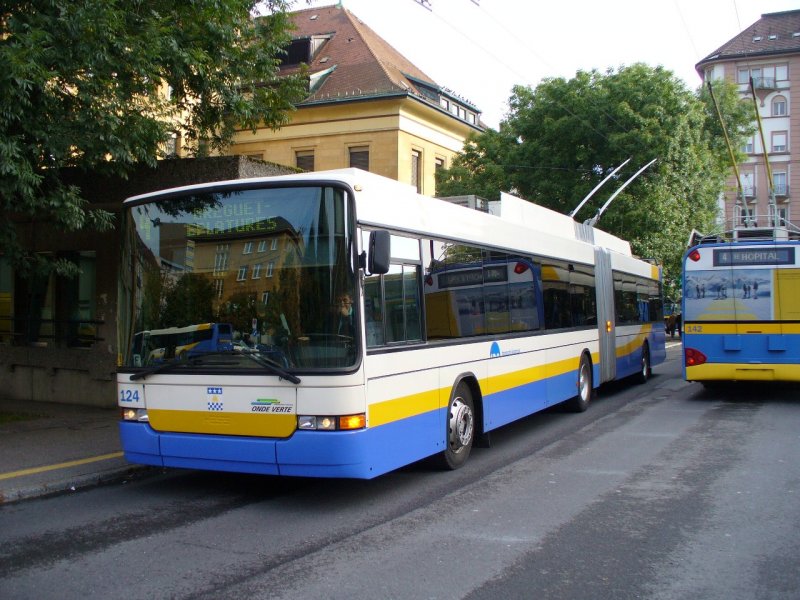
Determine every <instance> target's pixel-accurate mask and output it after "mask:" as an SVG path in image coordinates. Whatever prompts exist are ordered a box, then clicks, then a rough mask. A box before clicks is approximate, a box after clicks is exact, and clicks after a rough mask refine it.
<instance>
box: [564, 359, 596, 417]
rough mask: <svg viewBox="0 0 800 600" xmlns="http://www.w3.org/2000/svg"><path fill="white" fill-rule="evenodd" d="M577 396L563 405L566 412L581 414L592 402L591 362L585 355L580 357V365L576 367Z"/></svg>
mask: <svg viewBox="0 0 800 600" xmlns="http://www.w3.org/2000/svg"><path fill="white" fill-rule="evenodd" d="M577 384H578V395H577V396H575V397H574V398H571V399H570V400H567V402H566V403H565V405H566V408H567V410H570V411H572V412H583V411H585V410H586V409H587V408H589V402H591V401H592V394H594V387H593V386H592V361H591V360H589V357H588V356H587V355H586V354H583V355H582V356H581V364H580V366H579V367H578V382H577Z"/></svg>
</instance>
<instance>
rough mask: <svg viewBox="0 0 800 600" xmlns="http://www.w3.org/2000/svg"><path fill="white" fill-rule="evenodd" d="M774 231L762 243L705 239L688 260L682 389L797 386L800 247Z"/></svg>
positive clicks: (685, 262)
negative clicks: (697, 385) (731, 384)
mask: <svg viewBox="0 0 800 600" xmlns="http://www.w3.org/2000/svg"><path fill="white" fill-rule="evenodd" d="M745 231H746V230H745ZM772 231H773V230H769V231H766V232H765V233H769V234H770V235H769V237H770V239H764V240H760V241H759V240H757V239H756V240H754V239H752V238H738V237H737V238H731V239H729V240H728V241H723V240H722V239H721V238H716V237H715V238H709V241H708V242H707V243H700V244H698V245H696V246H693V247H691V248H689V250H688V251H687V252H686V254H685V256H684V260H683V282H682V283H683V311H682V312H683V348H684V375H685V378H686V380H687V381H699V382H702V383H703V384H705V385H713V384H714V383H718V382H724V381H800V241H797V240H790V239H788V234H787V235H785V236H784V237H785V238H786V239H784V240H780V239H775V238H774V236H773V235H772ZM774 231H777V232H780V231H781V230H780V229H776V230H774ZM783 232H784V234H786V230H785V229H784V230H783ZM779 237H780V236H779Z"/></svg>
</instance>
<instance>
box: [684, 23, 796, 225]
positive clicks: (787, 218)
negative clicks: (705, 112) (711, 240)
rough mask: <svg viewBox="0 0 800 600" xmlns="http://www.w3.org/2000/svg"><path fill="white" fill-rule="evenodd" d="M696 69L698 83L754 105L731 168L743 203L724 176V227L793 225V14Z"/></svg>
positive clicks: (758, 28) (753, 30) (757, 27)
mask: <svg viewBox="0 0 800 600" xmlns="http://www.w3.org/2000/svg"><path fill="white" fill-rule="evenodd" d="M696 69H697V72H698V73H699V74H700V76H701V77H703V80H704V81H714V80H719V79H726V80H728V81H731V82H733V83H735V84H736V85H737V86H738V90H739V94H740V96H741V99H742V101H743V102H748V103H750V104H754V105H755V106H757V109H758V114H759V117H760V121H761V129H760V131H759V130H757V131H756V133H755V134H754V135H753V136H751V137H750V138H749V139H748V140H747V141H746V143H745V146H744V147H743V148H742V149H741V150H742V151H743V152H744V153H745V155H746V159H745V160H744V162H742V163H741V164H739V165H738V169H739V177H740V183H741V190H742V193H743V196H744V202H742V200H741V198H740V197H739V196H740V194H739V191H738V186H737V182H736V177H735V175H734V174H733V170H731V176H730V178H729V180H728V182H727V185H726V192H725V196H724V200H723V205H724V206H723V207H722V208H723V215H724V217H723V218H724V223H723V226H724V228H725V229H733V228H737V227H738V228H741V227H757V228H770V227H775V226H785V225H786V224H787V223H791V222H800V167H798V160H799V157H800V10H793V11H786V12H778V13H768V14H764V15H762V16H761V18H760V19H759V20H758V21H756V22H755V23H754V24H753V25H751V26H750V27H747V28H746V29H745V30H744V31H742V33H740V34H739V35H737V36H736V37H734V38H733V39H731V40H729V41H728V42H726V43H725V44H723V45H722V46H721V47H719V48H718V49H717V50H715V51H714V52H712V53H711V54H710V55H708V56H707V57H706V58H704V59H703V60H701V61H700V62H699V63H698V64H697V65H696ZM751 82H752V84H751ZM793 92H794V93H793ZM754 96H755V103H754V102H753V97H754ZM768 167H769V171H770V172H771V175H772V185H771V186H770V178H769V174H768Z"/></svg>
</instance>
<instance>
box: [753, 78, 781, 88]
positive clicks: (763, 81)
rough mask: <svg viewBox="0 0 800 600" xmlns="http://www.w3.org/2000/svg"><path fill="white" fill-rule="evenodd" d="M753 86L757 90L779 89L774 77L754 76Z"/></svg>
mask: <svg viewBox="0 0 800 600" xmlns="http://www.w3.org/2000/svg"><path fill="white" fill-rule="evenodd" d="M753 87H754V88H755V89H757V90H777V89H778V84H777V83H776V81H775V78H774V77H753Z"/></svg>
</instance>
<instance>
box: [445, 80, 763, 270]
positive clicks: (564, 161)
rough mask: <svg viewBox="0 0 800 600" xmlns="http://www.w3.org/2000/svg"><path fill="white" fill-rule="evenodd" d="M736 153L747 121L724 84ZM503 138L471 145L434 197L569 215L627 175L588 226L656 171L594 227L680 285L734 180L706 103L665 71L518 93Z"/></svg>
mask: <svg viewBox="0 0 800 600" xmlns="http://www.w3.org/2000/svg"><path fill="white" fill-rule="evenodd" d="M715 93H716V94H717V95H720V94H721V95H722V96H723V97H724V102H723V104H724V106H725V108H724V109H723V110H724V111H726V113H727V114H726V120H727V127H728V131H729V133H731V134H732V136H733V138H734V139H733V144H734V146H735V147H738V146H739V145H740V143H739V142H740V141H741V140H742V139H743V137H742V136H743V135H745V134H746V133H747V127H748V125H749V122H750V120H751V114H747V113H746V110H744V109H743V108H742V106H741V103H738V102H737V101H736V93H735V90H733V89H732V86H725V85H723V84H720V85H719V86H718V87H715ZM509 106H510V110H509V115H508V117H507V118H506V120H505V121H504V122H503V123H501V125H500V129H499V131H493V130H490V131H487V132H486V133H483V134H479V135H477V136H474V137H473V138H471V139H470V140H468V142H467V144H466V145H465V147H464V151H463V153H462V154H461V155H459V157H458V158H457V159H456V160H455V161H454V164H453V166H452V168H451V169H449V170H447V171H444V172H443V173H442V176H441V178H440V179H439V180H437V189H438V190H439V193H440V195H453V194H465V193H476V192H474V191H469V190H470V189H473V190H480V193H482V194H485V195H486V197H488V198H490V199H497V198H498V197H499V194H500V192H501V191H506V192H511V193H515V194H517V195H519V196H521V197H523V198H526V199H527V200H530V201H532V202H535V203H537V204H541V205H543V206H547V207H548V208H552V209H554V210H556V211H558V212H562V213H565V214H566V213H569V212H570V211H571V210H572V209H574V208H575V207H576V206H577V205H578V203H579V202H580V201H581V199H582V198H584V197H585V196H586V195H587V194H588V193H589V191H590V190H592V189H593V188H594V187H595V186H596V185H597V184H598V183H599V182H600V181H602V180H603V179H604V178H605V177H606V176H607V175H608V174H609V173H610V172H611V171H613V169H614V168H615V167H616V166H618V165H620V164H621V163H622V162H624V161H625V160H626V159H627V158H631V161H630V163H629V164H628V165H627V166H626V167H625V169H624V170H622V171H621V172H620V173H619V174H618V175H617V176H616V180H612V181H609V182H608V183H606V185H605V187H604V188H602V189H601V190H600V191H599V192H598V193H597V194H595V196H594V197H593V198H592V200H591V201H590V202H589V203H587V205H586V206H585V207H584V208H583V209H581V211H580V212H579V213H578V214H577V215H576V218H577V219H578V220H581V221H582V220H584V219H588V218H589V217H591V216H593V215H594V214H595V213H596V212H597V210H598V209H599V208H600V207H601V206H602V204H603V203H605V201H606V200H607V199H608V198H609V196H610V195H611V193H613V192H614V191H615V190H616V189H617V188H618V187H620V186H621V185H622V184H623V182H624V181H626V180H627V179H628V178H629V177H630V176H631V175H633V174H634V173H635V172H636V170H638V169H639V168H640V167H642V166H644V165H645V164H647V163H648V162H649V161H650V160H652V159H653V158H657V159H658V161H657V162H656V163H655V164H654V165H653V166H652V167H650V168H649V169H648V170H647V171H645V172H644V173H643V174H642V175H641V176H640V177H639V178H638V179H636V180H635V181H634V182H633V183H631V184H630V185H629V186H628V187H627V188H626V189H625V191H623V192H622V193H621V194H620V195H619V196H618V197H617V198H616V199H615V200H614V203H613V204H612V205H611V206H610V207H609V208H608V209H607V211H606V212H605V213H604V214H603V216H602V219H601V220H600V222H599V224H598V226H599V227H601V228H602V229H605V230H607V231H609V232H611V233H614V234H616V235H618V236H620V237H622V238H625V239H627V240H629V241H630V242H631V246H632V248H633V250H634V252H635V253H636V254H638V255H640V256H644V257H652V258H656V259H658V260H659V261H661V262H662V263H663V264H664V267H665V272H666V274H665V279H667V280H669V281H677V279H678V278H679V274H680V258H681V255H682V252H683V250H684V244H685V242H686V239H687V238H688V235H689V232H690V231H691V230H692V228H696V229H699V230H705V231H708V230H710V229H711V228H712V227H713V224H714V218H715V216H716V212H717V198H718V195H719V193H720V192H721V191H722V189H723V185H724V179H725V174H726V173H727V172H728V169H729V168H730V161H729V159H728V152H727V149H726V147H725V146H724V139H723V138H722V134H721V129H720V125H719V119H718V117H717V115H716V113H715V112H714V109H713V107H712V106H711V105H710V104H708V103H707V93H706V94H702V93H699V94H698V93H693V92H691V91H689V90H688V89H687V88H686V86H685V84H684V83H683V82H681V81H680V80H679V79H677V78H676V77H675V76H674V75H672V73H671V72H669V71H667V70H665V69H663V68H661V67H655V68H654V67H649V66H647V65H644V64H634V65H631V66H629V67H622V68H620V69H619V70H618V71H614V70H609V71H607V72H606V73H599V72H597V71H591V72H583V71H580V72H578V73H577V74H576V76H575V77H574V78H573V79H570V80H566V79H563V78H554V79H547V80H545V81H543V82H542V83H541V84H540V85H539V86H537V87H536V88H535V89H531V88H530V87H522V86H517V87H515V88H514V90H513V94H512V96H511V99H510V101H509Z"/></svg>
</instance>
